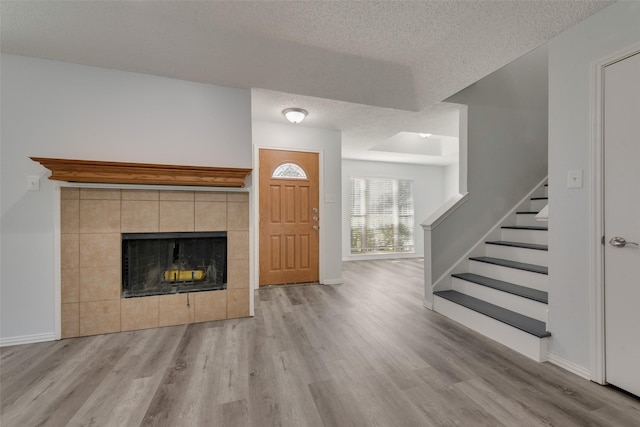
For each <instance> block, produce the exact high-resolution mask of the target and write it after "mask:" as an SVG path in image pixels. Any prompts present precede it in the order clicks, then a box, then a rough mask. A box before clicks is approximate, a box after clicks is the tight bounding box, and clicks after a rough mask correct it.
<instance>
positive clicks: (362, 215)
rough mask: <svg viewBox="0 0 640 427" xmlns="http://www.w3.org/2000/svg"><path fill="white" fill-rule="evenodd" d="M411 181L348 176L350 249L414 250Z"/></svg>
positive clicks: (383, 251)
mask: <svg viewBox="0 0 640 427" xmlns="http://www.w3.org/2000/svg"><path fill="white" fill-rule="evenodd" d="M413 228H414V222H413V181H412V180H408V179H393V178H351V253H352V254H367V253H387V252H413V250H414V244H413Z"/></svg>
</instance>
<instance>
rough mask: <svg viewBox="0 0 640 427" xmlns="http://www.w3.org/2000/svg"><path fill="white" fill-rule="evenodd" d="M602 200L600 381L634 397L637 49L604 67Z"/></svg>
mask: <svg viewBox="0 0 640 427" xmlns="http://www.w3.org/2000/svg"><path fill="white" fill-rule="evenodd" d="M604 204H605V206H604V232H605V250H604V259H605V261H604V263H605V265H604V270H605V272H604V277H605V284H604V288H605V359H606V362H605V363H606V380H607V382H608V383H610V384H613V385H615V386H617V387H620V388H622V389H624V390H627V391H629V392H631V393H633V394H635V395H638V396H640V247H638V246H637V245H636V244H632V243H629V242H635V243H640V53H636V54H635V55H633V56H631V57H628V58H626V59H624V60H622V61H619V62H616V63H614V64H611V65H608V66H607V67H605V72H604ZM625 241H626V242H627V243H626V244H625Z"/></svg>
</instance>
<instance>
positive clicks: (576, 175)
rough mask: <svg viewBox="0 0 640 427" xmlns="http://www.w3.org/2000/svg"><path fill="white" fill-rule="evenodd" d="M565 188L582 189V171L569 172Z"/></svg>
mask: <svg viewBox="0 0 640 427" xmlns="http://www.w3.org/2000/svg"><path fill="white" fill-rule="evenodd" d="M567 188H582V169H576V170H571V171H569V173H568V174H567Z"/></svg>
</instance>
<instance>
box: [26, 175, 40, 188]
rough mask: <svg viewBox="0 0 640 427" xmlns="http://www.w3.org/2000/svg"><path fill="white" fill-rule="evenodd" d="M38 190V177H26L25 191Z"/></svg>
mask: <svg viewBox="0 0 640 427" xmlns="http://www.w3.org/2000/svg"><path fill="white" fill-rule="evenodd" d="M38 190H40V176H38V175H28V176H27V191H38Z"/></svg>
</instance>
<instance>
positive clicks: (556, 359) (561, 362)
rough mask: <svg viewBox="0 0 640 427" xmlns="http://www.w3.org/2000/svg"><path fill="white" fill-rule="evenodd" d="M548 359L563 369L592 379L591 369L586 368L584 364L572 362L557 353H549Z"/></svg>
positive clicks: (586, 378)
mask: <svg viewBox="0 0 640 427" xmlns="http://www.w3.org/2000/svg"><path fill="white" fill-rule="evenodd" d="M548 356H549V357H548V359H547V361H548V362H549V363H553V364H554V365H556V366H559V367H561V368H562V369H564V370H566V371H569V372H571V373H572V374H576V375H577V376H579V377H582V378H584V379H585V380H589V381H591V371H589V369H587V368H585V367H584V366H580V365H578V364H577V363H574V362H571V361H570V360H567V359H564V358H562V357H560V356H558V355H557V354H553V353H549V355H548Z"/></svg>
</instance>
